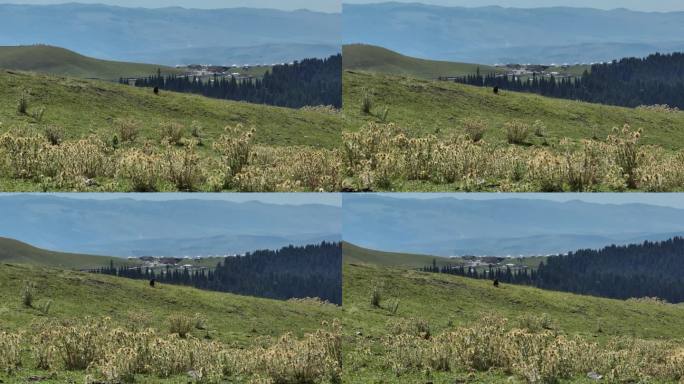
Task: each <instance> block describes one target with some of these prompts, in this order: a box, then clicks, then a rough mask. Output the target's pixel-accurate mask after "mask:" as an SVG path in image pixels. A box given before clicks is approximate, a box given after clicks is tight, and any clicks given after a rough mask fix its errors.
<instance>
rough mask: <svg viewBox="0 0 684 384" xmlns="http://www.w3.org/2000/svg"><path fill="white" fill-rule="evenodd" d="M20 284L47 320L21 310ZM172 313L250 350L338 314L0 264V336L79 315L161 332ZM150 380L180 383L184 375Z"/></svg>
mask: <svg viewBox="0 0 684 384" xmlns="http://www.w3.org/2000/svg"><path fill="white" fill-rule="evenodd" d="M27 281H30V282H34V283H35V284H36V296H35V297H36V298H35V302H34V303H35V304H34V307H36V308H40V307H41V305H43V304H44V303H45V302H47V301H48V300H52V305H51V307H50V312H49V314H48V315H45V314H43V313H42V312H41V311H40V310H38V309H33V308H26V307H24V306H22V304H21V290H22V288H23V286H24V283H25V282H27ZM179 313H183V314H186V315H188V316H193V315H194V314H201V316H203V317H204V318H205V319H206V324H207V330H206V331H195V332H198V333H197V334H196V335H195V336H197V337H210V338H211V339H213V340H217V341H221V342H222V343H225V344H226V345H231V346H236V347H241V346H250V345H254V344H255V343H257V342H258V341H259V338H261V337H264V336H270V337H277V336H280V335H282V334H284V333H287V332H290V333H293V334H294V335H296V336H298V337H301V336H302V335H304V334H305V333H310V332H313V331H315V330H317V329H320V328H321V324H322V322H324V321H331V320H333V319H336V318H339V317H340V315H341V310H340V309H339V307H336V306H333V305H330V304H319V303H314V302H291V301H288V302H285V301H276V300H269V299H261V298H255V297H247V296H239V295H233V294H228V293H219V292H209V291H201V290H198V289H194V288H187V287H180V286H172V285H163V284H157V287H156V288H150V287H149V286H148V283H147V282H146V281H139V280H129V279H123V278H117V277H113V276H104V275H96V274H89V273H83V272H76V271H69V270H62V269H54V268H48V267H42V266H35V265H33V266H32V265H14V264H3V263H0V331H2V330H10V331H13V330H21V329H24V330H26V329H27V327H28V326H30V324H31V323H32V322H34V321H40V320H41V319H45V318H50V319H60V320H61V319H82V318H83V317H86V316H92V317H102V316H107V317H110V318H112V320H113V321H114V322H115V323H118V324H121V325H123V326H126V325H130V324H131V323H132V322H133V323H135V324H137V325H138V326H148V327H153V328H156V329H160V330H164V329H166V327H167V326H168V325H167V324H168V323H167V319H168V317H169V316H170V315H172V314H179ZM141 321H144V323H141ZM45 373H46V372H35V371H33V370H31V369H28V370H24V371H22V372H20V373H19V375H18V376H15V377H4V376H3V374H4V372H0V379H1V380H5V381H4V382H6V383H9V382H14V381H13V380H16V381H17V382H26V381H31V380H29V377H30V376H38V377H45ZM84 374H85V372H82V371H79V372H63V371H60V372H56V373H54V374H50V375H49V376H47V377H49V379H47V378H45V379H42V380H41V382H46V383H64V382H83V379H84ZM150 380H152V381H153V382H168V383H186V382H188V379H187V377H180V378H171V379H169V380H160V379H158V378H154V379H151V378H150ZM142 382H147V381H145V380H143V381H142Z"/></svg>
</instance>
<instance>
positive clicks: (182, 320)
mask: <svg viewBox="0 0 684 384" xmlns="http://www.w3.org/2000/svg"><path fill="white" fill-rule="evenodd" d="M168 322H169V333H171V334H175V335H178V336H179V337H181V338H186V337H187V336H189V335H190V332H191V331H192V330H193V328H194V326H193V325H194V324H195V321H194V319H193V317H191V316H187V315H183V314H175V315H171V316H169V318H168Z"/></svg>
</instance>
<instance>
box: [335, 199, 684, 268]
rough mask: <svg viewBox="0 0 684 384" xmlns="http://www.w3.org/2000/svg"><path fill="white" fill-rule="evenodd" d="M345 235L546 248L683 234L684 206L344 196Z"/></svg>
mask: <svg viewBox="0 0 684 384" xmlns="http://www.w3.org/2000/svg"><path fill="white" fill-rule="evenodd" d="M343 199H344V203H343V206H344V210H343V239H344V240H345V241H348V242H350V243H353V244H356V245H359V246H362V247H367V248H372V249H377V250H383V251H393V252H410V253H424V254H433V255H440V256H462V255H494V256H520V255H547V254H557V253H565V252H568V251H573V250H576V249H580V248H599V247H603V246H606V245H610V244H628V243H635V242H641V241H643V240H665V239H668V238H671V237H673V236H677V235H682V234H684V220H682V217H684V210H680V209H674V208H666V207H660V206H651V205H644V204H625V205H611V204H595V203H587V202H582V201H571V202H565V203H563V202H553V201H547V200H526V199H501V200H459V199H454V198H437V199H430V200H423V199H409V198H401V199H398V198H391V197H386V196H381V195H365V196H348V195H345V196H344V198H343Z"/></svg>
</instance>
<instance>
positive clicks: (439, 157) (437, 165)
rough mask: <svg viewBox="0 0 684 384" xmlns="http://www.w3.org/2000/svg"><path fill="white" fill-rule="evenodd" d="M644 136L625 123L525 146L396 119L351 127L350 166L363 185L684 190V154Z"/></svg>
mask: <svg viewBox="0 0 684 384" xmlns="http://www.w3.org/2000/svg"><path fill="white" fill-rule="evenodd" d="M521 124H522V123H520V124H518V123H511V124H510V126H511V127H513V126H520V125H521ZM541 124H542V123H539V124H536V125H541ZM522 125H524V124H522ZM521 129H522V128H521ZM640 138H641V131H640V130H633V129H631V128H630V127H629V126H624V127H622V128H620V129H614V130H613V133H612V134H611V135H610V136H609V137H608V138H607V139H606V140H602V141H601V140H582V141H580V142H572V141H570V140H566V139H563V140H561V141H560V142H559V143H557V144H554V145H553V146H517V145H501V144H492V143H488V142H485V141H483V140H480V141H479V142H474V141H473V140H471V139H470V138H468V136H452V137H447V138H438V137H436V136H434V135H427V136H424V137H419V138H414V137H411V136H410V135H408V134H407V133H406V132H405V131H404V130H402V129H401V128H400V127H398V126H396V125H394V124H376V123H369V124H368V125H367V126H365V127H364V128H362V129H361V130H359V131H358V132H345V133H343V153H342V157H343V158H342V166H343V168H342V172H343V173H344V174H345V175H346V176H347V177H348V178H350V179H351V180H353V183H355V184H356V188H357V189H363V190H391V189H393V188H394V187H395V186H397V185H401V184H402V183H405V182H413V181H416V182H421V183H430V184H436V185H444V184H452V185H454V187H455V188H456V189H461V190H466V191H474V190H499V191H542V192H560V191H578V192H582V191H601V190H612V191H622V190H626V189H643V190H648V191H676V190H682V189H684V162H683V161H682V160H683V159H684V152H677V153H672V152H669V151H666V150H664V149H660V148H655V147H650V146H643V145H640V144H639V141H640Z"/></svg>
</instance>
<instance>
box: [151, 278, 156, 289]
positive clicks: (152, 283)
mask: <svg viewBox="0 0 684 384" xmlns="http://www.w3.org/2000/svg"><path fill="white" fill-rule="evenodd" d="M154 283H156V281H154V279H152V280H150V287H152V288H154Z"/></svg>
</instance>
